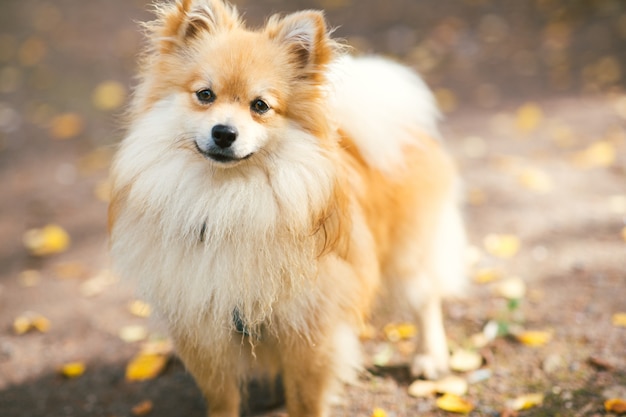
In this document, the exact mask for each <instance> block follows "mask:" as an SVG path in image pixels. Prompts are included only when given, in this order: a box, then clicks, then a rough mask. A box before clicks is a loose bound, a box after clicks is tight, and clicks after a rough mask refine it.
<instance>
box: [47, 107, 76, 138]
mask: <svg viewBox="0 0 626 417" xmlns="http://www.w3.org/2000/svg"><path fill="white" fill-rule="evenodd" d="M83 125H84V122H83V119H82V117H80V116H79V115H78V114H76V113H65V114H61V115H59V116H57V117H55V118H53V119H52V122H51V125H50V136H52V138H54V139H58V140H64V139H72V138H74V137H76V136H78V135H79V134H80V133H81V132H82V131H83Z"/></svg>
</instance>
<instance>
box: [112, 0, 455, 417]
mask: <svg viewBox="0 0 626 417" xmlns="http://www.w3.org/2000/svg"><path fill="white" fill-rule="evenodd" d="M146 28H147V30H148V35H149V38H150V41H151V44H150V45H149V47H148V50H147V51H146V53H145V54H144V57H143V58H142V61H141V73H140V83H139V86H138V88H137V89H136V91H135V95H134V99H133V103H132V108H131V112H130V117H131V121H132V122H131V127H130V132H129V136H128V138H127V139H126V140H125V141H124V143H123V144H122V147H121V149H120V152H119V154H118V157H117V158H116V161H115V163H114V166H113V178H114V181H113V183H114V184H113V197H112V201H111V204H110V207H109V230H110V234H111V247H112V253H113V258H114V260H115V261H116V262H117V265H118V269H119V270H120V272H121V273H122V274H123V275H132V276H136V277H137V278H138V279H139V281H140V285H141V286H142V287H143V290H144V291H145V293H146V294H147V297H148V298H149V299H150V301H151V302H153V303H154V304H155V307H156V308H157V309H158V310H159V311H160V312H161V314H162V315H163V317H164V318H165V319H166V320H167V321H168V325H169V327H170V331H171V333H172V337H173V339H174V341H175V344H176V347H177V351H178V353H179V355H180V356H181V358H182V359H183V361H184V362H185V364H186V365H187V367H188V368H189V370H190V372H191V373H192V374H193V375H194V377H195V379H196V381H197V383H198V385H199V386H200V389H201V390H202V392H203V394H204V395H205V397H206V399H207V403H208V408H209V414H210V415H211V416H212V417H216V416H218V417H236V416H238V414H239V403H240V401H241V394H240V388H241V386H242V385H244V384H245V382H246V381H247V379H248V378H250V377H253V376H255V375H265V376H269V377H272V376H274V375H275V374H276V373H278V372H280V373H282V375H283V378H284V383H285V390H286V398H287V408H288V412H289V415H290V416H291V417H304V416H311V417H322V416H324V415H326V413H327V411H328V404H329V399H328V397H329V395H330V394H331V393H332V392H333V390H334V389H335V388H336V385H337V381H339V380H340V379H341V378H342V377H343V376H344V375H343V373H344V371H343V370H342V369H340V368H342V366H343V367H345V362H346V358H348V359H350V358H349V357H350V356H354V352H350V351H347V350H348V349H349V348H350V346H347V344H346V343H348V344H349V343H351V342H345V340H348V341H352V340H355V338H354V334H355V332H356V331H358V328H359V326H360V325H362V324H363V322H364V321H365V320H367V318H368V316H369V314H370V312H371V310H372V305H373V303H374V302H375V299H376V295H377V294H378V292H379V290H380V286H381V284H382V283H384V284H385V285H389V286H391V287H395V288H396V289H399V293H403V292H407V293H409V295H408V296H407V298H408V299H409V304H412V308H413V309H414V313H415V314H416V319H417V320H420V322H422V323H423V324H424V326H425V341H424V344H423V351H424V352H423V353H424V354H426V355H427V356H428V358H431V357H432V358H434V364H432V366H431V367H430V368H428V369H427V371H428V370H430V371H433V372H443V371H445V368H446V364H447V351H446V346H445V337H444V336H442V331H443V330H442V327H441V323H440V318H439V316H438V314H440V313H439V311H440V309H439V300H440V298H441V296H443V295H444V294H443V291H439V290H438V289H437V284H432V283H431V281H428V279H432V280H435V281H436V279H437V275H438V273H439V269H438V268H439V267H440V265H439V263H440V262H441V261H440V258H441V257H442V256H444V255H446V254H442V253H441V251H442V250H444V251H445V250H446V249H445V247H446V245H445V244H442V243H441V242H440V240H441V236H440V234H441V230H443V229H446V228H447V227H448V226H449V225H448V223H447V222H448V220H446V219H443V215H442V214H441V213H444V212H446V210H448V209H449V208H450V207H455V201H454V199H455V191H454V189H455V186H456V171H455V168H454V165H453V163H452V161H451V158H450V156H449V155H448V154H447V153H446V152H445V150H444V149H443V146H442V145H441V143H439V142H438V141H436V140H434V139H432V138H431V137H430V136H429V135H427V134H425V133H424V131H423V129H422V128H423V127H422V126H413V125H411V123H413V121H407V122H406V123H407V124H408V125H411V126H412V127H411V129H410V132H411V135H410V136H411V143H410V144H405V145H402V149H401V151H402V155H403V160H402V161H399V162H400V163H399V164H398V166H397V167H396V168H394V169H392V170H390V171H391V173H390V172H383V171H382V170H381V169H380V168H379V167H376V166H375V164H374V163H372V161H371V160H369V159H368V157H367V156H366V155H364V154H363V153H362V152H361V151H360V150H359V149H360V148H359V143H361V142H360V141H362V138H358V137H350V136H349V135H348V134H347V133H345V130H343V129H342V128H341V121H334V120H333V117H332V116H333V114H331V109H330V107H329V106H330V104H329V96H332V94H333V92H332V88H331V87H330V86H329V84H330V81H329V80H328V79H327V73H328V72H330V68H329V67H330V66H331V64H332V63H333V62H334V61H335V60H336V59H337V58H338V57H339V55H340V54H339V51H340V49H341V48H340V47H339V46H338V45H337V44H336V43H335V42H334V41H333V40H331V39H330V38H329V34H328V29H327V27H326V24H325V22H324V18H323V15H322V14H321V13H319V12H313V11H305V12H300V13H295V14H292V15H288V16H285V17H279V16H273V17H271V18H270V19H269V20H268V23H267V24H266V26H265V27H264V28H262V29H260V30H258V31H251V30H249V29H247V28H246V27H245V26H244V24H243V22H242V21H241V20H240V18H239V15H238V13H237V11H236V10H235V9H234V8H233V7H231V6H229V5H227V4H224V3H223V2H222V1H221V0H178V1H175V2H173V3H170V4H164V5H161V6H159V8H158V19H157V20H156V21H155V22H151V23H149V24H147V25H146ZM377 81H379V82H381V83H384V80H377ZM204 88H210V89H211V90H212V91H213V92H214V93H215V96H216V97H217V99H216V101H215V102H214V103H213V102H212V103H210V104H209V103H206V102H203V101H199V99H198V98H197V97H196V94H195V93H196V92H197V91H199V90H201V89H204ZM258 98H263V100H265V101H267V102H268V103H269V104H270V108H271V110H269V111H267V112H264V113H258V112H257V113H255V112H254V111H251V104H250V103H252V102H253V101H254V100H256V99H258ZM384 110H385V109H384V108H383V109H381V111H384ZM171 112H176V114H180V115H181V116H180V117H174V118H172V120H170V119H168V113H171ZM223 123H229V124H233V125H235V126H237V127H238V129H239V130H240V131H241V132H242V133H241V135H240V136H241V138H238V139H237V141H238V142H236V143H235V145H236V146H240V143H241V142H243V141H249V142H250V146H251V148H250V149H252V151H250V153H249V154H247V153H246V154H245V157H243V156H242V157H241V158H240V159H238V160H237V161H236V162H235V163H233V164H232V165H230V166H227V165H226V164H224V165H222V164H221V162H215V161H207V158H208V157H207V156H206V155H205V154H201V152H199V150H200V147H199V146H200V145H199V144H198V143H199V141H202V140H205V138H206V137H210V132H211V129H212V128H213V126H215V125H216V124H223ZM393 129H396V130H395V131H394V130H393ZM405 131H406V129H405V128H404V127H402V128H401V127H397V126H391V127H390V132H391V133H390V135H391V136H392V137H391V138H390V139H391V142H393V135H394V134H398V132H400V133H401V134H404V133H403V132H405ZM383 139H384V138H381V140H383ZM194 142H195V143H194ZM246 143H247V142H245V143H244V144H243V145H241V146H244V145H246ZM235 145H234V146H235ZM234 146H233V147H234ZM252 146H255V147H252ZM362 146H366V145H362ZM391 146H399V145H397V144H396V145H391ZM245 149H246V152H248V151H247V149H248V148H245ZM226 203H228V204H226ZM452 210H453V212H454V213H456V211H454V210H455V208H452ZM237 216H239V217H237ZM442 219H443V220H442ZM455 219H456V218H455ZM454 221H455V220H454V219H453V221H452V223H454ZM442 224H443V225H444V226H446V227H443V226H441V225H442ZM457 226H458V225H457V224H456V223H454V224H453V226H452V227H453V228H457ZM454 233H457V234H458V236H459V238H462V231H460V230H456V229H455V232H454ZM450 238H451V239H452V238H453V237H450ZM446 239H447V237H446ZM444 243H445V242H444ZM457 255H459V254H457V253H453V254H452V255H451V256H453V257H456V256H457ZM446 256H447V255H446ZM453 261H456V262H462V260H461V259H456V260H453ZM426 277H429V278H428V279H427V278H426ZM433 282H434V281H433ZM422 297H423V298H425V299H427V300H430V301H428V302H427V303H426V305H427V306H428V308H425V309H422V310H420V309H421V307H420V306H419V304H420V303H421V298H422ZM233 311H236V312H237V314H238V317H240V320H241V321H242V323H243V325H244V326H245V330H246V332H247V334H248V335H242V334H240V333H238V331H241V329H238V328H237V326H238V325H241V323H240V324H237V323H233V321H234V319H233ZM346 328H350V329H352V330H350V331H349V334H348V335H347V337H348V339H344V338H343V337H344V330H345V329H346ZM429 335H433V336H432V338H431V337H430V336H429ZM442 338H443V339H442ZM429 339H431V341H429ZM433 340H434V341H433ZM343 350H346V352H343ZM429 366H430V365H429ZM430 371H429V372H430ZM431 375H434V374H433V373H431Z"/></svg>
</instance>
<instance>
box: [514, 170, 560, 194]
mask: <svg viewBox="0 0 626 417" xmlns="http://www.w3.org/2000/svg"><path fill="white" fill-rule="evenodd" d="M518 181H519V183H520V185H522V186H523V187H524V188H526V189H528V190H531V191H535V192H537V193H542V194H545V193H548V192H550V191H552V179H551V178H550V177H549V176H548V174H546V173H545V172H544V171H542V170H540V169H537V168H526V169H524V170H523V171H522V172H521V173H520V174H519V177H518Z"/></svg>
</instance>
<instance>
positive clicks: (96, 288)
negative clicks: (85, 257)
mask: <svg viewBox="0 0 626 417" xmlns="http://www.w3.org/2000/svg"><path fill="white" fill-rule="evenodd" d="M116 282H118V278H117V276H115V275H114V274H113V273H112V272H111V271H109V270H108V269H103V270H101V271H100V272H98V273H97V274H96V275H95V276H94V277H92V278H89V279H88V280H87V281H85V282H83V283H82V284H81V286H80V292H81V294H82V295H83V296H85V297H93V296H96V295H98V294H100V293H102V292H103V291H104V290H105V289H106V288H107V287H110V286H111V285H113V284H115V283H116Z"/></svg>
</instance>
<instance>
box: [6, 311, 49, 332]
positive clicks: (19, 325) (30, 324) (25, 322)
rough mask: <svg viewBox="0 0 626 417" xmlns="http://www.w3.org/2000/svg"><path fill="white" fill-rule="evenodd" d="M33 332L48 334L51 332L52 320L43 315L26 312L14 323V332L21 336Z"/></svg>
mask: <svg viewBox="0 0 626 417" xmlns="http://www.w3.org/2000/svg"><path fill="white" fill-rule="evenodd" d="M31 330H37V331H39V332H41V333H46V332H47V331H48V330H50V320H48V319H47V318H45V317H44V316H42V315H41V314H38V313H33V312H26V313H24V314H22V315H21V316H19V317H17V318H16V319H15V320H14V321H13V331H14V332H15V333H16V334H18V335H21V334H24V333H27V332H29V331H31Z"/></svg>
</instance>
